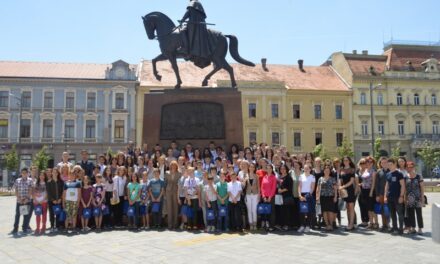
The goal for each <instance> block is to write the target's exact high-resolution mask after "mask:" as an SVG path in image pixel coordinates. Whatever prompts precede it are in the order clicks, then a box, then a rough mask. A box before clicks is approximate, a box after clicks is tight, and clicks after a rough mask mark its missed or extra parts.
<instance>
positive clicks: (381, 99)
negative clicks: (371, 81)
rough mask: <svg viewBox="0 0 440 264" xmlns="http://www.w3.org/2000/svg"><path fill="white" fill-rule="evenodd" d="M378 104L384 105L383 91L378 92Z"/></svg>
mask: <svg viewBox="0 0 440 264" xmlns="http://www.w3.org/2000/svg"><path fill="white" fill-rule="evenodd" d="M377 104H378V105H383V95H382V93H378V94H377Z"/></svg>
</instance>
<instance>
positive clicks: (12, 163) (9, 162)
mask: <svg viewBox="0 0 440 264" xmlns="http://www.w3.org/2000/svg"><path fill="white" fill-rule="evenodd" d="M5 160H6V169H7V170H8V171H17V170H18V165H19V163H20V160H19V159H18V154H17V150H16V148H15V145H13V146H12V149H11V151H9V152H8V153H7V154H6V155H5Z"/></svg>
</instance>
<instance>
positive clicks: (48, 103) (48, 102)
mask: <svg viewBox="0 0 440 264" xmlns="http://www.w3.org/2000/svg"><path fill="white" fill-rule="evenodd" d="M43 107H44V108H45V109H51V108H52V107H53V93H52V92H44V105H43Z"/></svg>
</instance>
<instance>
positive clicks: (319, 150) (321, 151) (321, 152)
mask: <svg viewBox="0 0 440 264" xmlns="http://www.w3.org/2000/svg"><path fill="white" fill-rule="evenodd" d="M312 153H313V156H314V157H320V158H321V159H322V160H326V159H330V156H329V155H328V153H327V150H326V149H325V147H324V146H323V145H322V144H319V145H316V147H315V148H314V149H313V152H312Z"/></svg>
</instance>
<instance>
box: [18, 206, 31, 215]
mask: <svg viewBox="0 0 440 264" xmlns="http://www.w3.org/2000/svg"><path fill="white" fill-rule="evenodd" d="M19 210H20V215H28V214H29V205H20V207H19Z"/></svg>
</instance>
